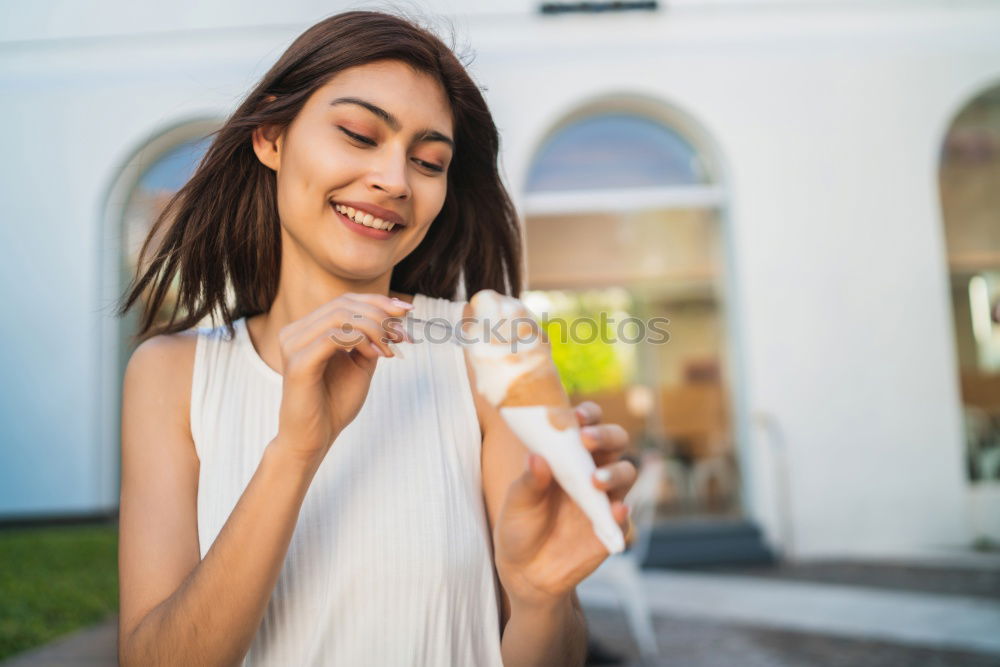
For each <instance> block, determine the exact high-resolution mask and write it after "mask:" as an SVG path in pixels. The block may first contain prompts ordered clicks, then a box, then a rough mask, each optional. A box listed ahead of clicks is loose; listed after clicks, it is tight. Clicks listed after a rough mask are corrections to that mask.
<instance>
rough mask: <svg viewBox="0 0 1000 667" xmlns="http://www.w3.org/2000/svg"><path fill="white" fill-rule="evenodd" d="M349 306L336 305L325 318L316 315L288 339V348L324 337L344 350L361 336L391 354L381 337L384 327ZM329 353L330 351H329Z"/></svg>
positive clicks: (384, 352)
mask: <svg viewBox="0 0 1000 667" xmlns="http://www.w3.org/2000/svg"><path fill="white" fill-rule="evenodd" d="M353 307H354V306H353V305H350V304H348V305H342V306H341V307H340V308H338V309H336V310H334V311H331V312H330V313H328V314H327V315H326V316H325V317H323V318H320V319H318V320H316V321H315V322H313V323H312V324H311V325H309V326H308V327H307V328H305V329H302V330H300V331H299V332H297V333H295V334H293V335H292V337H291V338H290V339H288V345H289V346H290V347H291V348H293V349H294V348H296V347H299V348H304V347H307V346H309V345H311V344H312V342H313V341H315V340H316V339H318V338H328V339H330V340H331V341H332V342H333V343H334V344H335V345H336V346H337V347H340V348H341V349H344V350H352V349H354V348H356V347H359V346H360V345H361V344H362V343H363V342H364V340H365V339H368V340H369V341H371V342H372V343H374V344H375V345H376V347H377V348H378V349H380V350H382V353H383V355H382V356H385V357H392V356H394V355H393V352H392V350H391V349H390V348H389V346H388V344H387V343H386V342H385V340H384V335H383V334H384V329H383V328H382V327H381V326H380V325H379V324H378V323H376V322H374V321H372V320H370V319H368V318H366V317H363V316H359V314H358V313H357V312H355V311H354V310H353ZM329 352H330V353H331V354H332V350H329Z"/></svg>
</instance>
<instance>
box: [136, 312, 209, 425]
mask: <svg viewBox="0 0 1000 667" xmlns="http://www.w3.org/2000/svg"><path fill="white" fill-rule="evenodd" d="M198 335H199V330H198V329H189V330H187V331H181V332H178V333H173V334H161V335H158V336H153V337H152V338H149V339H147V340H145V341H143V342H142V343H140V344H139V345H138V346H137V347H136V348H135V350H133V351H132V354H131V356H130V357H129V361H128V364H127V366H126V367H125V376H124V379H123V394H124V395H125V400H126V401H128V400H129V396H130V395H131V397H132V398H133V399H135V398H137V396H136V395H137V394H138V395H142V396H144V397H145V398H144V399H142V402H146V401H148V400H155V402H156V404H157V405H158V406H159V407H160V408H161V409H167V410H170V412H172V413H174V414H177V415H178V416H182V417H183V418H184V420H185V421H186V418H187V408H188V406H190V402H191V381H192V379H193V374H194V357H195V349H196V345H197V342H198ZM175 410H176V411H177V412H175Z"/></svg>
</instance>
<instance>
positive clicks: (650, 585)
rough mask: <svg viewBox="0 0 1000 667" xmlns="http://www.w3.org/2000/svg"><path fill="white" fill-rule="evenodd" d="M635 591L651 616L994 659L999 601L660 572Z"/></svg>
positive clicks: (999, 649) (589, 601)
mask: <svg viewBox="0 0 1000 667" xmlns="http://www.w3.org/2000/svg"><path fill="white" fill-rule="evenodd" d="M578 590H579V593H580V599H581V601H582V602H583V603H584V604H586V605H589V606H591V607H596V608H603V609H617V608H618V599H617V596H616V595H615V593H614V590H613V589H611V588H610V587H608V586H605V585H601V584H599V583H597V582H594V581H591V580H588V581H585V582H584V583H583V585H581V586H580V587H579V588H578ZM643 590H644V591H645V592H646V596H647V600H648V601H649V604H650V607H651V610H652V612H653V614H656V615H662V616H672V617H680V618H686V619H706V620H713V621H719V622H725V623H738V624H746V625H751V626H756V627H764V628H780V629H785V630H797V631H802V632H811V633H819V634H828V635H834V636H841V637H853V638H859V639H868V640H879V641H886V642H894V643H900V644H911V645H915V646H925V647H931V648H941V647H946V648H953V649H959V650H969V651H978V652H982V653H987V654H993V655H996V656H1000V600H988V599H982V598H974V597H968V596H958V595H942V594H936V593H915V592H910V591H892V590H878V589H874V588H861V587H857V586H845V585H840V584H826V583H809V582H801V581H779V580H775V579H764V578H759V577H746V576H735V575H713V574H701V573H696V574H695V573H681V572H666V571H646V572H644V574H643Z"/></svg>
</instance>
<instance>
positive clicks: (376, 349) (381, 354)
mask: <svg viewBox="0 0 1000 667" xmlns="http://www.w3.org/2000/svg"><path fill="white" fill-rule="evenodd" d="M368 345H369V346H371V348H372V349H373V350H375V352H376V353H377V354H378V356H380V357H384V356H385V352H383V351H382V348H380V347H379V346H378V345H376V344H375V343H371V342H369V343H368Z"/></svg>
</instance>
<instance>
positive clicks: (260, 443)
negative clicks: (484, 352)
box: [191, 294, 502, 667]
mask: <svg viewBox="0 0 1000 667" xmlns="http://www.w3.org/2000/svg"><path fill="white" fill-rule="evenodd" d="M463 303H464V302H458V301H449V300H447V299H437V298H433V297H428V296H425V295H423V294H416V295H414V299H413V304H414V309H413V313H414V316H415V317H420V318H424V319H431V318H437V317H443V318H446V319H447V320H448V321H449V322H452V323H455V322H457V321H458V320H459V319H461V317H462V305H463ZM234 326H235V331H236V335H235V336H234V337H233V338H231V339H230V338H229V336H228V333H227V332H226V328H225V325H219V326H218V327H214V328H211V327H201V328H199V329H198V338H197V343H196V352H195V362H194V378H193V385H192V394H191V431H192V436H193V438H194V443H195V449H196V451H197V453H198V458H199V460H200V461H201V470H200V472H199V478H198V537H199V541H200V546H201V557H202V558H204V557H205V554H206V553H207V552H208V550H209V547H211V545H212V542H213V541H214V540H215V538H216V536H217V535H218V534H219V531H220V530H221V529H222V526H223V525H224V524H225V522H226V520H227V519H228V518H229V515H230V513H231V512H232V510H233V508H234V507H235V505H236V502H237V501H238V500H239V498H240V495H241V494H242V493H243V491H244V489H245V488H246V486H247V484H248V483H249V481H250V478H251V477H252V476H253V474H254V472H255V471H256V469H257V467H258V465H259V463H260V459H261V456H262V454H263V452H264V448H265V446H266V445H267V443H268V442H270V441H271V439H272V438H273V437H274V436H275V434H276V433H277V430H278V409H279V406H280V403H281V384H282V377H281V375H280V374H279V373H278V372H276V371H275V370H274V369H272V368H271V367H269V366H268V365H267V364H266V363H264V361H263V359H261V358H260V356H259V355H258V354H257V352H256V350H255V349H254V347H253V344H252V342H251V340H250V336H249V335H248V334H247V328H246V320H245V318H242V319H239V320H237V321H236V322H235V323H234ZM440 330H441V329H440V327H435V328H434V329H432V330H428V331H427V332H426V334H429V335H430V337H431V338H432V339H434V340H440V336H438V335H437V334H438V333H439V332H440ZM421 336H422V337H425V338H426V337H428V336H427V335H425V332H421ZM399 347H400V348H401V349H402V351H403V354H404V355H405V358H402V359H401V358H399V357H398V356H397V357H394V358H382V359H379V360H378V363H377V365H376V368H375V374H374V377H373V378H372V383H371V388H370V389H369V392H368V397H367V399H366V400H365V403H364V405H363V407H362V408H361V411H360V413H359V414H358V416H357V417H356V418H355V419H354V421H353V422H351V423H350V424H349V425H348V426H347V428H345V429H344V431H343V432H342V433H341V434H340V436H339V437H338V438H337V440H336V441H335V442H334V444H333V446H332V447H331V448H330V451H329V452H328V453H327V455H326V458H325V459H324V460H323V463H322V464H321V465H320V467H319V469H318V471H317V473H316V476H315V478H314V479H313V482H312V485H311V486H310V488H309V490H308V492H307V495H306V497H305V501H304V503H303V505H302V509H301V512H300V514H299V518H298V522H297V524H296V526H295V531H294V534H293V535H292V540H291V544H290V545H289V548H288V553H287V555H286V557H285V561H284V565H283V567H282V569H281V573H280V575H279V577H278V581H277V585H276V586H275V589H274V591H273V592H272V594H271V598H270V601H269V602H268V605H267V610H266V612H265V614H264V618H263V621H262V623H261V625H260V627H259V628H258V630H257V634H256V635H255V637H254V639H253V643H252V645H251V647H250V650H249V652H248V653H247V655H246V658H245V660H244V661H243V664H244V665H253V666H257V665H267V666H272V665H273V666H275V667H278V666H280V667H289V666H292V665H294V666H296V667H299V666H302V667H305V666H307V665H337V666H351V667H364V666H366V665H375V666H380V667H381V666H383V665H393V666H394V665H433V666H435V667H436V666H442V667H443V666H446V665H475V666H477V667H489V666H493V665H495V666H498V667H502V661H501V657H500V627H499V613H500V612H499V606H498V599H499V598H498V595H499V593H498V590H497V585H498V584H497V579H496V577H495V571H494V568H493V560H492V547H491V539H490V533H489V528H488V523H487V519H486V510H485V503H484V499H483V492H482V478H481V468H480V450H481V445H482V442H481V437H480V431H479V424H478V421H477V418H476V408H475V404H474V402H473V399H472V393H471V388H470V386H469V381H468V376H467V374H466V368H465V361H464V357H463V354H462V348H461V347H459V346H457V345H455V344H453V343H450V342H444V343H434V342H421V343H416V344H410V343H402V344H400V345H399Z"/></svg>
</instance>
